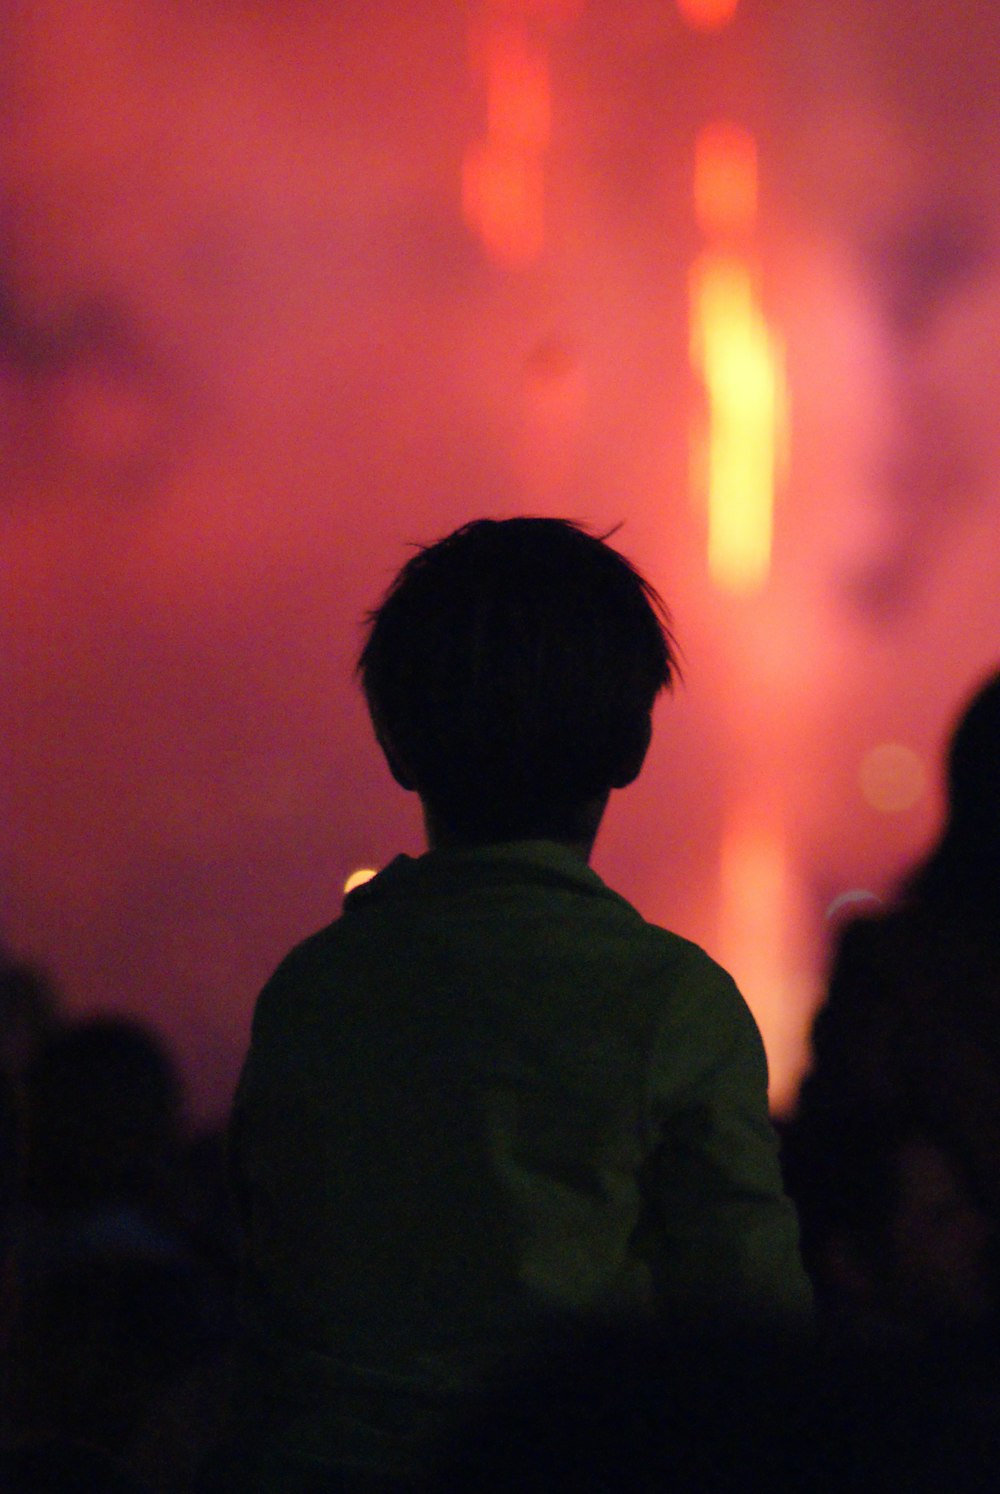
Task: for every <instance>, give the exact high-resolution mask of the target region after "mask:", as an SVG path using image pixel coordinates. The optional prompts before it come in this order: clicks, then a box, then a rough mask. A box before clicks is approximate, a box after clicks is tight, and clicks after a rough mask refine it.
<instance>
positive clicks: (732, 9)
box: [677, 0, 739, 31]
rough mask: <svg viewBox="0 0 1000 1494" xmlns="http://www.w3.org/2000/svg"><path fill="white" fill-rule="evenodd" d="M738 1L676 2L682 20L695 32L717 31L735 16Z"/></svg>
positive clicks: (705, 0)
mask: <svg viewBox="0 0 1000 1494" xmlns="http://www.w3.org/2000/svg"><path fill="white" fill-rule="evenodd" d="M738 4H739V0H677V9H678V10H679V11H680V13H681V17H682V19H683V20H685V21H687V23H688V25H689V26H693V27H694V28H695V30H696V31H718V30H720V29H721V27H723V26H725V25H727V24H728V22H730V21H731V20H732V19H733V16H734V15H735V14H736V7H737V5H738Z"/></svg>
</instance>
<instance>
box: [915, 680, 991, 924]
mask: <svg viewBox="0 0 1000 1494" xmlns="http://www.w3.org/2000/svg"><path fill="white" fill-rule="evenodd" d="M946 783H947V794H948V803H947V815H946V819H945V824H944V829H943V831H942V834H941V836H940V838H939V840H938V842H937V844H936V845H935V846H934V848H933V849H932V851H931V852H930V855H929V856H927V857H926V859H925V860H924V861H923V862H922V863H921V864H920V865H919V866H918V867H917V869H916V871H915V872H913V874H912V875H911V876H910V877H909V878H908V879H907V881H906V883H905V884H904V890H905V891H906V892H907V894H908V895H909V896H911V897H915V898H917V899H919V900H921V901H926V902H929V903H936V902H941V901H944V902H949V903H955V904H961V905H964V906H966V907H968V908H985V909H987V910H989V911H990V912H994V911H995V910H996V905H997V902H998V900H1000V671H998V672H996V673H994V674H991V675H989V676H988V677H987V679H986V680H985V681H984V683H983V684H982V685H980V687H979V688H978V689H977V690H976V692H975V694H974V695H973V696H972V699H971V700H970V701H969V703H968V705H967V706H966V707H965V709H964V710H963V712H962V714H961V716H960V718H959V720H958V724H957V725H956V727H955V730H954V732H953V733H952V737H951V741H950V742H949V744H948V753H947V758H946Z"/></svg>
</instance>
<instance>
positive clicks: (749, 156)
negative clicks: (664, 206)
mask: <svg viewBox="0 0 1000 1494" xmlns="http://www.w3.org/2000/svg"><path fill="white" fill-rule="evenodd" d="M694 209H695V217H696V218H697V220H698V227H699V228H700V229H701V231H702V232H703V233H704V234H706V235H707V236H708V237H713V236H716V235H730V234H737V233H748V232H749V231H750V230H751V229H752V228H753V226H754V223H755V222H756V219H757V142H756V140H755V139H754V137H753V136H752V135H751V133H750V131H749V130H745V129H744V128H743V127H742V125H737V124H730V123H729V122H728V121H726V120H715V121H713V122H712V123H711V124H707V125H705V127H704V128H703V129H702V130H701V132H700V134H699V135H698V139H697V140H696V142H695V148H694Z"/></svg>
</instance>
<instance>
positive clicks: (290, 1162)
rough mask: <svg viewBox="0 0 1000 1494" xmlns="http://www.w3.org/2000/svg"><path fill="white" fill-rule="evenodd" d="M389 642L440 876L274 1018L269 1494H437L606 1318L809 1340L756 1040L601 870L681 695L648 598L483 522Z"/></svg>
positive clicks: (250, 1389)
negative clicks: (309, 1476) (451, 1462)
mask: <svg viewBox="0 0 1000 1494" xmlns="http://www.w3.org/2000/svg"><path fill="white" fill-rule="evenodd" d="M370 624H371V627H370V632H369V636H368V640H367V642H366V645H365V648H364V651H363V653H362V655H361V661H360V671H361V675H362V680H363V683H364V687H365V693H366V696H367V699H368V704H369V709H370V713H371V717H372V721H373V725H374V727H375V732H376V735H377V737H378V740H379V742H380V744H381V746H382V748H383V750H384V752H385V755H386V758H387V761H388V763H389V766H390V768H391V770H392V772H393V774H394V776H395V777H396V779H397V780H398V782H399V783H400V784H401V785H402V786H403V787H404V788H407V789H412V790H415V791H416V792H417V793H418V795H419V796H420V799H421V803H422V806H423V809H424V817H425V823H426V826H427V832H428V841H429V844H430V847H431V849H430V851H429V852H428V854H427V855H425V856H422V857H420V858H418V859H416V860H412V859H410V858H407V857H400V858H398V859H397V860H396V861H395V862H393V863H392V864H391V865H390V866H389V867H388V868H386V870H385V871H384V872H383V873H382V874H381V875H379V876H378V877H376V878H375V879H374V880H373V881H372V882H370V883H368V884H367V885H366V886H364V887H362V888H360V889H359V890H358V891H357V892H355V893H353V894H352V895H351V896H350V897H349V898H348V900H347V904H346V907H345V912H344V915H343V917H342V918H340V919H338V920H337V922H336V923H334V924H332V925H331V926H330V928H328V929H327V930H325V931H324V932H323V933H321V934H319V935H317V936H315V937H314V938H313V939H311V940H309V941H307V942H306V943H305V944H304V945H302V946H300V947H299V948H298V949H297V950H295V951H294V952H293V953H292V954H291V955H290V956H289V958H288V959H287V960H286V961H285V963H284V964H283V965H282V967H281V968H280V969H279V971H278V972H277V974H276V975H275V976H274V978H273V979H272V981H271V982H270V983H269V985H268V986H267V987H266V989H265V991H264V992H263V994H262V996H261V998H260V1001H259V1003H258V1007H257V1012H256V1015H255V1020H254V1031H253V1038H252V1042H251V1048H250V1053H249V1056H248V1059H247V1063H246V1066H245V1069H244V1074H243V1077H242V1080H241V1084H240V1091H239V1095H238V1098H237V1108H236V1113H235V1118H234V1124H233V1134H232V1144H233V1162H234V1174H235V1182H236V1187H237V1193H238V1202H239V1204H240V1206H241V1209H242V1212H243V1216H244V1220H245V1223H246V1231H247V1258H246V1271H245V1278H244V1290H243V1300H244V1307H245V1313H246V1319H247V1330H248V1331H247V1346H246V1349H247V1351H246V1354H245V1355H244V1359H243V1365H244V1372H243V1375H242V1380H241V1387H242V1388H241V1398H240V1405H239V1414H240V1416H241V1418H242V1423H243V1434H242V1437H243V1444H244V1450H245V1452H246V1454H247V1457H246V1458H245V1460H244V1465H243V1472H242V1473H241V1475H240V1480H241V1483H240V1486H241V1488H243V1489H246V1490H249V1489H251V1488H261V1487H264V1488H267V1487H275V1488H279V1487H280V1488H282V1489H283V1490H288V1489H291V1488H292V1487H293V1481H292V1473H291V1470H292V1468H293V1466H298V1467H299V1468H300V1469H304V1470H308V1469H314V1470H321V1469H324V1468H325V1469H333V1468H336V1469H338V1470H339V1471H340V1473H341V1475H344V1476H348V1475H354V1476H356V1478H357V1480H358V1481H359V1487H360V1486H361V1484H363V1482H364V1479H365V1477H368V1478H374V1479H376V1480H377V1479H378V1478H380V1477H383V1478H384V1477H389V1478H392V1477H405V1476H407V1475H408V1474H410V1473H413V1472H415V1471H416V1470H418V1469H419V1467H420V1466H421V1464H422V1462H423V1461H424V1459H425V1458H426V1457H427V1455H428V1453H429V1450H430V1449H431V1448H432V1447H433V1445H434V1443H435V1442H436V1441H437V1440H438V1439H439V1438H440V1437H441V1436H442V1435H443V1434H444V1433H445V1432H446V1431H447V1428H448V1426H449V1424H450V1423H451V1422H453V1421H454V1420H455V1419H456V1418H460V1417H461V1414H462V1407H463V1406H464V1405H465V1404H466V1402H467V1400H468V1397H470V1396H474V1395H475V1394H476V1393H477V1391H479V1390H480V1389H481V1388H482V1386H483V1385H484V1384H485V1383H486V1382H488V1380H489V1378H490V1376H491V1375H492V1374H493V1373H495V1372H498V1371H500V1370H501V1368H502V1367H503V1366H504V1364H505V1363H506V1362H508V1361H509V1360H510V1358H511V1357H512V1356H513V1357H514V1358H516V1356H517V1355H519V1354H524V1353H527V1352H529V1351H530V1349H531V1348H532V1346H534V1345H537V1346H539V1347H541V1346H542V1344H543V1343H544V1342H545V1340H546V1339H548V1338H550V1337H551V1335H552V1334H553V1333H554V1332H560V1331H563V1330H565V1329H567V1328H569V1327H570V1326H572V1325H574V1324H579V1322H580V1321H581V1319H583V1318H586V1317H589V1316H594V1315H599V1316H600V1315H622V1314H627V1315H638V1316H640V1317H646V1318H650V1317H653V1318H657V1319H661V1320H663V1321H664V1322H669V1321H670V1320H671V1318H673V1319H674V1320H677V1319H682V1320H690V1318H691V1317H692V1316H698V1315H707V1314H711V1315H712V1316H713V1318H716V1317H717V1316H718V1315H719V1314H722V1315H724V1316H725V1317H726V1318H727V1320H732V1321H733V1322H734V1324H735V1322H736V1321H737V1320H738V1319H739V1320H744V1321H745V1320H747V1319H765V1320H771V1321H773V1320H774V1319H775V1318H778V1319H784V1318H789V1317H790V1318H792V1319H795V1318H799V1320H800V1321H801V1317H802V1315H803V1314H805V1313H806V1312H807V1311H808V1300H809V1289H808V1286H807V1283H806V1280H805V1277H804V1275H803V1273H802V1268H801V1265H800V1262H799V1259H798V1254H797V1245H796V1227H795V1220H794V1217H793V1214H792V1211H791V1208H790V1206H789V1204H788V1202H787V1201H786V1199H785V1198H784V1195H783V1192H782V1187H781V1180H780V1175H779V1169H778V1163H777V1155H776V1143H775V1137H774V1134H773V1131H772V1129H771V1126H770V1121H769V1118H768V1114H767V1074H766V1064H765V1060H764V1053H763V1048H762V1046H761V1042H760V1037H759V1034H758V1032H757V1029H756V1026H755V1025H754V1022H753V1018H752V1017H751V1016H750V1013H749V1011H748V1010H747V1008H746V1006H745V1004H744V1002H743V1000H742V998H741V997H740V995H739V993H738V992H737V991H736V988H735V986H734V985H733V983H732V981H731V980H730V978H729V977H728V976H727V975H726V974H725V972H724V971H722V970H720V969H719V967H718V966H716V965H715V964H713V962H712V961H711V960H710V959H709V958H708V956H707V955H705V954H704V953H703V952H702V951H701V950H699V949H697V948H695V947H694V946H693V945H690V944H688V943H686V942H685V941H683V940H681V939H678V938H676V937H675V936H674V935H672V934H668V933H667V932H665V931H664V930H662V929H656V928H653V927H651V926H650V925H647V924H646V923H645V922H644V921H643V920H642V918H641V917H640V916H639V914H638V913H637V912H635V910H634V909H632V908H631V907H630V906H629V905H628V904H627V903H626V902H625V901H624V900H623V899H622V898H620V897H618V896H617V895H616V894H615V893H613V892H611V891H610V890H609V889H608V888H606V887H605V886H604V884H603V883H602V882H601V881H600V879H599V878H598V877H597V876H595V874H594V873H593V872H592V871H590V869H589V867H588V865H587V862H588V860H589V856H590V852H591V848H592V846H593V842H594V837H595V836H596V834H597V830H598V827H599V825H600V822H601V818H602V816H603V813H604V810H605V807H606V805H607V802H608V798H609V795H610V793H611V792H612V790H613V789H616V788H622V787H625V786H626V785H627V784H628V783H630V782H631V781H632V780H633V779H634V778H635V777H636V775H637V774H638V773H639V771H640V769H641V767H642V763H643V759H644V756H645V752H646V748H647V746H648V744H649V739H650V733H651V729H652V727H651V717H652V707H653V703H654V700H655V697H656V695H657V694H658V693H659V691H660V690H662V689H664V688H667V687H668V686H669V684H670V681H671V677H672V670H673V667H674V659H673V655H672V639H671V637H670V634H669V628H668V620H667V617H666V613H665V609H664V608H663V604H662V602H660V599H659V598H658V597H657V595H656V593H655V591H654V590H653V588H652V587H650V586H649V584H648V583H647V582H646V581H645V580H644V579H643V578H642V577H641V576H640V575H639V573H638V572H637V571H635V569H634V567H632V566H631V565H630V564H629V562H628V561H627V560H625V558H624V557H623V556H621V555H619V554H618V553H617V552H616V551H614V550H612V549H611V548H610V547H609V546H608V545H606V544H605V543H604V542H603V541H602V540H599V539H597V538H595V537H593V536H591V535H589V534H587V533H586V532H585V531H584V530H582V529H580V528H579V527H578V526H575V525H572V524H568V523H565V522H563V521H560V520H554V519H513V520H505V521H499V522H498V521H488V520H487V521H478V522H477V523H474V524H470V525H467V526H465V527H464V528H463V529H461V530H459V531H457V532H456V533H455V534H453V535H450V536H448V537H447V538H446V539H444V540H442V541H440V542H439V543H438V544H437V545H435V546H432V547H430V548H429V549H427V550H424V551H421V552H420V553H419V554H418V555H416V556H415V557H414V558H413V559H412V560H411V561H410V562H409V563H408V564H407V565H406V566H405V567H404V568H403V571H402V572H401V573H400V575H399V576H398V577H397V579H396V581H395V583H394V584H393V586H392V587H391V588H390V591H389V593H388V594H387V596H386V598H385V599H384V601H383V602H382V604H381V606H380V607H379V609H378V610H377V611H376V612H375V613H374V614H373V615H372V617H371V619H370ZM247 1459H248V1460H249V1461H247ZM269 1466H270V1467H271V1468H272V1469H273V1477H271V1476H268V1475H267V1474H266V1472H265V1470H266V1469H267V1468H268V1467H269ZM254 1480H255V1482H254ZM231 1482H232V1481H231ZM234 1486H235V1485H234Z"/></svg>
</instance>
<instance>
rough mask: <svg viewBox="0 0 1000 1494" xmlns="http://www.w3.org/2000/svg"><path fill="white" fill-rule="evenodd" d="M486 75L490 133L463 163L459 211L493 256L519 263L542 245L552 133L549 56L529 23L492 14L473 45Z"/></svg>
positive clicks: (537, 252)
mask: <svg viewBox="0 0 1000 1494" xmlns="http://www.w3.org/2000/svg"><path fill="white" fill-rule="evenodd" d="M475 52H476V56H475V59H474V60H475V65H476V66H477V67H478V68H481V69H482V70H483V71H484V73H485V78H486V136H485V138H484V139H481V140H477V141H474V142H473V143H472V144H471V145H470V146H469V148H468V149H467V151H466V153H465V159H464V161H463V165H462V211H463V214H464V216H465V220H466V222H467V223H468V225H469V227H470V228H471V229H472V230H473V232H474V233H476V234H477V235H478V237H479V238H480V240H481V241H482V244H483V247H484V248H485V250H486V252H487V253H488V254H489V255H490V256H491V258H493V259H496V260H498V261H500V262H501V263H503V264H506V265H510V266H517V265H523V264H526V263H529V262H530V261H532V260H534V259H537V258H538V256H539V255H540V254H541V253H542V250H543V249H544V247H545V166H546V156H547V152H548V147H549V136H550V132H551V113H552V100H551V84H550V77H549V64H548V55H547V52H546V50H545V49H544V47H543V46H542V44H541V43H540V42H539V41H538V39H537V38H536V37H535V36H534V35H533V34H532V33H531V32H529V30H528V28H527V27H526V26H525V25H524V24H518V23H516V22H515V21H513V20H510V19H506V20H500V19H495V20H494V21H493V22H491V23H489V24H488V25H487V26H486V28H485V30H484V32H483V34H482V37H481V39H480V43H479V45H478V46H477V47H476V49H475Z"/></svg>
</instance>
